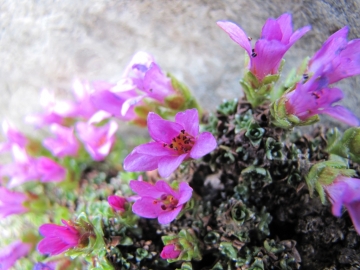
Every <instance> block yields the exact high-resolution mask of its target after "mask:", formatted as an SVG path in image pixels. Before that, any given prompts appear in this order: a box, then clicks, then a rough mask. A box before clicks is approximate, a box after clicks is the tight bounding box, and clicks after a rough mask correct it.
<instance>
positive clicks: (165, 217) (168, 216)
mask: <svg viewBox="0 0 360 270" xmlns="http://www.w3.org/2000/svg"><path fill="white" fill-rule="evenodd" d="M181 210H182V206H179V207H176V208H175V209H174V210H171V211H166V212H164V211H163V212H162V213H160V215H159V217H158V220H159V223H160V224H169V223H170V222H171V221H173V220H174V219H175V218H176V217H177V216H178V214H179V213H180V211H181Z"/></svg>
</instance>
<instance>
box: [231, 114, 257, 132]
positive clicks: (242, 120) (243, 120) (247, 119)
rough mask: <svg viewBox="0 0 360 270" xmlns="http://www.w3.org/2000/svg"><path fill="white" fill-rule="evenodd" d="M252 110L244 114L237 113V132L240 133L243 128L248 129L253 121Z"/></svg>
mask: <svg viewBox="0 0 360 270" xmlns="http://www.w3.org/2000/svg"><path fill="white" fill-rule="evenodd" d="M252 119H253V117H252V112H251V110H248V111H246V112H245V113H244V114H235V133H239V132H240V131H242V130H247V129H248V126H249V125H250V123H251V121H252Z"/></svg>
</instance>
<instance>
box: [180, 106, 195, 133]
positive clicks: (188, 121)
mask: <svg viewBox="0 0 360 270" xmlns="http://www.w3.org/2000/svg"><path fill="white" fill-rule="evenodd" d="M175 122H176V123H179V124H180V125H182V126H183V127H184V129H185V131H186V132H187V133H189V134H190V135H192V136H194V137H196V136H197V135H198V133H199V114H198V111H197V109H190V110H186V111H184V112H179V113H177V114H176V116H175Z"/></svg>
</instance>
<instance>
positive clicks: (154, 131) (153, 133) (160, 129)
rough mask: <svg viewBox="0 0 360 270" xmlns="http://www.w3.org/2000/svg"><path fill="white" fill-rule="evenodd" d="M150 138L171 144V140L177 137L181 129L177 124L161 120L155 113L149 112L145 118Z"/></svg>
mask: <svg viewBox="0 0 360 270" xmlns="http://www.w3.org/2000/svg"><path fill="white" fill-rule="evenodd" d="M147 123H148V130H149V134H150V137H151V138H152V139H154V140H155V141H158V142H164V143H168V144H170V143H171V140H172V139H173V138H174V137H176V136H178V135H179V134H180V132H181V130H182V129H183V126H181V125H180V124H178V123H174V122H171V121H168V120H164V119H162V118H161V117H160V116H159V115H157V114H156V113H153V112H150V113H149V115H148V118H147Z"/></svg>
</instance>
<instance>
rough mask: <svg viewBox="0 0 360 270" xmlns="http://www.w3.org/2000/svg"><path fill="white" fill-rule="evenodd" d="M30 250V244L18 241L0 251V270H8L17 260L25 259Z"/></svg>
mask: <svg viewBox="0 0 360 270" xmlns="http://www.w3.org/2000/svg"><path fill="white" fill-rule="evenodd" d="M30 250H31V244H29V243H24V242H21V241H19V240H17V241H15V242H12V243H11V244H10V245H8V246H6V247H4V248H3V249H1V250H0V269H10V268H11V267H12V266H13V265H14V264H15V263H16V261H17V260H18V259H20V258H22V257H25V256H27V255H28V254H29V252H30Z"/></svg>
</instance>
